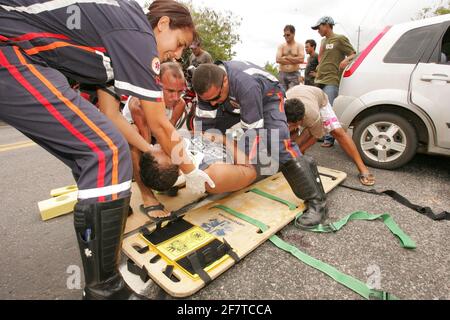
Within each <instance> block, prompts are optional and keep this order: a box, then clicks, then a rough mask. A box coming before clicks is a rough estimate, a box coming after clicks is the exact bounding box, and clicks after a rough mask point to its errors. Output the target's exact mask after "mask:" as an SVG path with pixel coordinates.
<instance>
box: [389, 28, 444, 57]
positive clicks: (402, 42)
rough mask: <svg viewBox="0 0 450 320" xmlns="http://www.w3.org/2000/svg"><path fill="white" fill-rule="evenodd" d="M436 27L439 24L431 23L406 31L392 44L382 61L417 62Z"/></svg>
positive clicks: (429, 42) (432, 36)
mask: <svg viewBox="0 0 450 320" xmlns="http://www.w3.org/2000/svg"><path fill="white" fill-rule="evenodd" d="M437 27H439V26H438V25H431V26H426V27H421V28H417V29H413V30H410V31H408V32H406V33H405V34H403V35H402V36H401V37H400V39H398V40H397V42H396V43H395V44H394V45H393V46H392V48H391V50H389V52H388V53H387V55H386V56H385V57H384V60H383V61H384V62H385V63H407V64H416V63H418V62H419V60H420V58H421V57H422V54H423V53H424V51H425V50H426V48H427V47H428V46H429V45H430V44H431V41H432V40H433V38H434V35H435V34H436V33H435V32H436V28H437Z"/></svg>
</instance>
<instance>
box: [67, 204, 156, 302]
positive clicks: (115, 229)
mask: <svg viewBox="0 0 450 320" xmlns="http://www.w3.org/2000/svg"><path fill="white" fill-rule="evenodd" d="M129 203H130V198H129V197H127V198H124V199H118V200H114V201H108V202H99V203H95V204H80V203H77V204H76V205H75V209H74V225H75V232H76V236H77V240H78V245H79V248H80V254H81V260H82V261H83V268H84V278H85V289H84V292H83V299H85V300H105V299H108V300H109V299H112V300H143V299H145V300H147V298H145V297H143V296H140V295H138V294H136V293H134V292H133V290H131V289H130V287H128V285H127V284H126V283H125V281H124V280H123V278H122V276H121V275H120V273H119V270H118V264H119V259H120V248H121V245H122V237H123V232H124V229H125V223H126V219H127V217H128V212H129Z"/></svg>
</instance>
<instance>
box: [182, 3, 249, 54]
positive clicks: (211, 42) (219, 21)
mask: <svg viewBox="0 0 450 320" xmlns="http://www.w3.org/2000/svg"><path fill="white" fill-rule="evenodd" d="M184 4H185V5H186V6H187V7H188V8H189V10H190V11H191V15H192V18H193V20H194V23H195V27H196V30H197V32H198V34H199V36H200V39H201V41H202V48H203V49H204V50H206V51H208V52H209V53H210V54H211V56H212V58H213V60H231V59H232V58H233V57H234V56H235V55H236V52H234V51H233V46H234V45H235V44H237V43H238V42H240V37H239V34H237V33H236V29H237V28H239V26H240V25H241V21H242V18H240V17H235V16H233V15H232V13H231V12H230V11H225V12H224V13H221V12H216V11H214V10H213V9H210V8H197V7H194V5H193V4H192V2H191V1H190V2H187V3H184ZM186 51H188V50H186ZM189 54H190V52H185V54H184V55H183V61H186V60H187V57H188V55H189Z"/></svg>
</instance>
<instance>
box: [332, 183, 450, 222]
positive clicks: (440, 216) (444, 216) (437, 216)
mask: <svg viewBox="0 0 450 320" xmlns="http://www.w3.org/2000/svg"><path fill="white" fill-rule="evenodd" d="M340 186H341V187H343V188H347V189H351V190H355V191H360V192H365V193H370V194H374V195H377V196H383V195H386V196H389V197H391V198H392V199H394V200H395V201H397V202H398V203H400V204H402V205H404V206H405V207H408V208H410V209H412V210H414V211H416V212H418V213H420V214H423V215H424V216H426V217H428V218H430V219H433V220H435V221H439V220H450V213H449V212H448V211H442V212H441V213H434V212H433V210H431V208H430V207H422V206H419V205H417V204H414V203H411V202H410V201H409V200H408V199H406V198H405V197H403V196H402V195H400V194H399V193H397V192H396V191H394V190H385V191H381V192H380V191H377V190H375V189H370V190H366V189H361V188H356V187H352V186H347V185H345V184H340Z"/></svg>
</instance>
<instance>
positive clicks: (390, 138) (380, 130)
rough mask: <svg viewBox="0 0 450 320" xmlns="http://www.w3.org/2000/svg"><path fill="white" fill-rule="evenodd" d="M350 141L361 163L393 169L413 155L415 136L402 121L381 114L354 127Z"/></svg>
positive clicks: (398, 117) (386, 114) (409, 127)
mask: <svg viewBox="0 0 450 320" xmlns="http://www.w3.org/2000/svg"><path fill="white" fill-rule="evenodd" d="M353 141H354V142H355V144H356V147H357V148H358V151H359V154H360V155H361V158H362V159H363V161H364V163H365V164H367V165H369V166H371V167H375V168H381V169H396V168H398V167H401V166H403V165H404V164H406V163H407V162H408V161H409V160H411V159H412V157H413V156H414V155H415V154H416V150H417V134H416V131H415V129H414V127H413V126H412V125H411V124H410V123H409V122H408V121H407V120H405V119H404V118H402V117H401V116H398V115H396V114H393V113H388V112H382V113H378V114H373V115H370V116H368V117H366V118H364V119H363V120H362V121H360V122H358V123H357V124H356V125H355V129H354V131H353Z"/></svg>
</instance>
